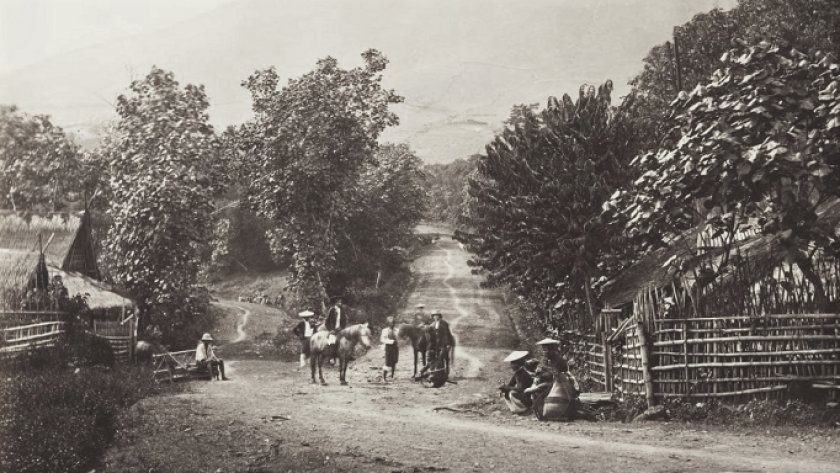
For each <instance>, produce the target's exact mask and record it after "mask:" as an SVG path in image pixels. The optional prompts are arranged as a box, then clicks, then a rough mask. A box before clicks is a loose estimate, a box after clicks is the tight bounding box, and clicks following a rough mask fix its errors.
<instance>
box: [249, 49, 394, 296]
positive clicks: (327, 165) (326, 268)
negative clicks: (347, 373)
mask: <svg viewBox="0 0 840 473" xmlns="http://www.w3.org/2000/svg"><path fill="white" fill-rule="evenodd" d="M362 58H363V59H364V62H365V64H364V66H363V67H358V68H354V69H350V70H344V69H341V68H339V67H338V63H337V61H336V60H335V59H333V58H330V57H328V58H326V59H322V60H320V61H318V62H317V67H316V69H315V70H314V71H312V72H309V73H307V74H305V75H303V76H302V77H300V78H298V79H293V80H290V81H289V83H288V85H286V86H285V87H283V88H282V89H280V90H277V85H278V83H279V78H278V76H277V73H276V71H275V70H274V69H273V68H270V69H266V70H262V71H258V72H257V73H256V74H254V75H253V76H251V77H249V78H248V80H247V81H245V82H243V86H244V87H245V88H247V89H248V90H249V91H250V92H251V95H252V98H253V109H254V113H255V116H254V118H253V119H252V120H250V121H249V122H248V123H246V124H244V125H243V126H241V127H240V129H239V130H238V133H237V139H238V149H239V151H240V154H241V156H242V172H243V176H244V177H245V182H247V183H248V189H247V198H248V202H249V203H250V205H251V207H252V208H253V209H254V210H255V211H256V213H257V214H258V215H259V216H260V217H262V218H265V219H268V220H270V221H271V222H273V223H274V225H275V228H274V229H273V230H272V231H271V232H270V233H271V235H270V243H271V247H272V250H273V252H274V253H275V255H277V257H278V258H292V262H293V263H292V273H293V276H294V277H293V282H292V284H293V285H294V287H296V288H297V290H298V292H299V295H300V296H301V297H302V298H303V299H304V300H306V301H308V303H309V304H316V303H322V301H323V297H324V296H325V295H326V294H325V288H326V285H327V283H328V282H329V281H328V279H329V277H330V274H331V273H332V272H334V271H336V269H337V260H336V256H337V252H338V245H339V241H340V240H341V239H342V238H343V235H344V234H346V233H347V231H346V226H347V224H348V218H349V216H350V215H353V214H355V213H356V210H357V209H356V208H354V195H353V194H354V189H355V186H356V184H357V183H358V182H359V179H360V175H361V173H362V172H363V171H364V170H365V169H367V168H366V166H367V165H368V164H372V163H373V162H374V152H375V151H376V149H377V138H378V136H379V134H380V133H381V132H382V131H383V130H384V129H385V128H386V127H388V126H393V125H396V124H397V123H398V119H397V116H396V115H395V114H394V113H393V112H390V111H389V110H388V106H389V105H391V104H395V103H399V102H401V101H402V98H401V97H399V96H397V95H395V94H394V93H393V92H392V91H389V90H385V89H383V88H382V87H381V84H380V83H381V80H382V76H381V75H380V73H381V72H382V71H383V70H384V69H385V67H386V65H387V63H388V61H387V59H386V58H385V57H384V56H383V55H382V54H381V53H379V52H378V51H376V50H372V49H371V50H368V51H366V52H365V53H364V54H362Z"/></svg>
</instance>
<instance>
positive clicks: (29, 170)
mask: <svg viewBox="0 0 840 473" xmlns="http://www.w3.org/2000/svg"><path fill="white" fill-rule="evenodd" d="M86 169H87V168H86V166H85V162H84V160H83V156H82V153H81V151H80V150H79V147H78V146H77V145H75V144H74V143H73V142H72V141H71V140H70V139H68V137H67V136H66V135H65V134H64V131H63V130H62V129H61V128H60V127H57V126H55V125H53V124H52V122H51V121H50V119H49V117H47V116H44V115H32V116H30V115H27V114H25V113H22V112H21V111H19V110H18V109H17V107H14V106H5V105H0V207H4V208H14V209H17V210H49V211H52V210H60V209H62V208H63V207H64V206H65V205H66V204H68V203H70V202H73V201H78V200H80V198H81V197H83V195H82V194H83V192H84V191H85V190H90V188H91V187H92V186H93V185H94V183H93V182H92V179H91V177H92V176H94V175H95V174H94V173H89V172H86Z"/></svg>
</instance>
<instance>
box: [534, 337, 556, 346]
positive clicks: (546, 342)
mask: <svg viewBox="0 0 840 473" xmlns="http://www.w3.org/2000/svg"><path fill="white" fill-rule="evenodd" d="M537 345H542V346H546V345H560V342H558V341H557V340H555V339H553V338H544V339H542V340H540V341H538V342H537Z"/></svg>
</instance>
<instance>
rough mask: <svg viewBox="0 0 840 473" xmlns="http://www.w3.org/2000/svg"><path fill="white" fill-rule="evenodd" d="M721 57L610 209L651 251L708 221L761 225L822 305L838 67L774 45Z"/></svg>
mask: <svg viewBox="0 0 840 473" xmlns="http://www.w3.org/2000/svg"><path fill="white" fill-rule="evenodd" d="M723 61H724V63H723V66H724V69H723V70H722V71H717V72H716V73H715V74H714V75H712V77H711V80H710V81H709V82H707V83H705V84H701V85H698V86H697V87H696V88H695V89H694V91H693V92H692V93H690V94H687V93H685V92H683V93H681V94H680V97H679V99H678V100H676V101H675V102H674V104H673V107H674V109H673V110H674V113H675V116H676V118H675V121H676V124H677V126H675V127H674V128H673V129H671V130H670V131H669V133H668V135H667V137H666V140H665V141H664V142H663V145H662V146H661V147H660V148H659V149H658V150H656V151H655V152H649V153H647V154H643V155H641V156H639V157H638V158H637V159H636V163H637V165H639V166H641V167H643V171H644V174H643V175H642V176H641V177H640V178H639V179H638V180H637V181H636V182H635V185H634V186H633V188H632V189H631V190H627V191H624V192H619V193H616V195H614V196H613V198H612V199H611V201H610V202H608V203H607V204H606V207H607V208H608V209H613V210H615V211H616V212H615V213H614V215H617V216H618V217H620V218H622V219H623V220H624V221H625V222H626V224H627V227H626V228H627V231H628V232H629V233H630V234H631V235H634V236H636V237H638V238H639V239H640V240H641V241H643V242H644V243H645V244H646V245H648V246H660V245H664V244H667V242H668V236H675V235H678V234H680V233H683V232H685V231H687V230H689V229H691V228H694V227H696V226H698V225H701V224H704V225H707V226H708V228H710V229H711V232H710V234H711V235H712V236H720V237H722V238H723V240H724V241H729V242H731V241H733V239H734V238H735V237H736V234H737V232H738V231H739V229H741V228H742V227H743V226H744V225H746V224H748V223H749V222H750V221H752V222H755V223H754V226H755V227H756V228H759V229H760V230H761V231H762V232H763V233H765V234H767V235H774V236H776V237H777V238H779V239H780V240H781V241H782V242H783V248H785V251H786V252H787V257H788V260H789V261H791V262H793V263H795V264H796V265H797V266H798V267H799V269H800V270H801V271H802V273H803V275H804V276H805V278H806V279H807V280H808V281H809V282H810V283H811V284H812V285H813V287H814V294H815V300H816V302H817V303H818V305H820V306H821V308H823V309H825V308H826V304H827V303H828V301H827V300H826V295H825V294H826V293H825V289H824V287H823V283H822V281H821V280H820V278H819V275H818V274H817V272H816V271H815V269H814V265H813V260H812V258H813V257H814V254H815V252H814V249H815V248H816V249H821V250H823V251H824V252H825V253H827V254H833V255H836V254H837V251H838V249H840V239H838V235H837V234H836V231H835V229H834V227H833V224H831V223H829V222H826V221H825V220H823V219H820V218H819V213H820V211H821V210H822V209H823V208H824V206H825V205H826V204H828V203H836V201H837V199H838V198H840V67H838V65H837V63H836V58H835V57H834V56H833V55H831V54H828V55H826V54H822V53H811V54H805V53H802V52H800V51H797V50H796V49H794V48H792V47H790V46H789V45H784V44H776V43H773V42H769V41H762V42H760V43H758V44H756V45H754V46H751V47H747V46H746V45H742V46H741V47H739V48H736V49H734V50H732V51H730V52H729V53H727V54H725V55H724V56H723ZM663 237H664V238H663ZM724 261H725V260H724ZM725 267H726V265H725V264H721V265H720V268H719V270H725Z"/></svg>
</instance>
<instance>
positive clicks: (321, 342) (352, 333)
mask: <svg viewBox="0 0 840 473" xmlns="http://www.w3.org/2000/svg"><path fill="white" fill-rule="evenodd" d="M329 337H330V332H329V331H328V330H327V327H326V326H325V325H323V324H322V325H321V326H319V327H318V330H317V331H316V332H315V334H314V335H312V337H311V338H310V339H309V351H310V353H309V365H310V367H311V370H312V384H315V367H316V366H317V367H318V378H319V379H320V381H321V384H322V385H324V386H326V385H327V382H326V381H324V375H323V373H322V366H323V364H324V358H326V357H328V356H329V352H330V351H331V349H330V345H329ZM370 337H371V334H370V328H369V327H368V324H366V323H364V324H356V325H351V326H349V327H347V328H345V329H344V330H342V331H340V332H339V333H338V336H337V337H336V342H335V343H337V344H338V361H339V363H338V378H339V380H340V381H341V384H342V385H346V384H347V379H346V376H347V365H348V358H349V357H350V355H352V354H353V352H354V351H355V350H356V345H357V344H359V343H361V344H362V346H364V347H365V348H370Z"/></svg>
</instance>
